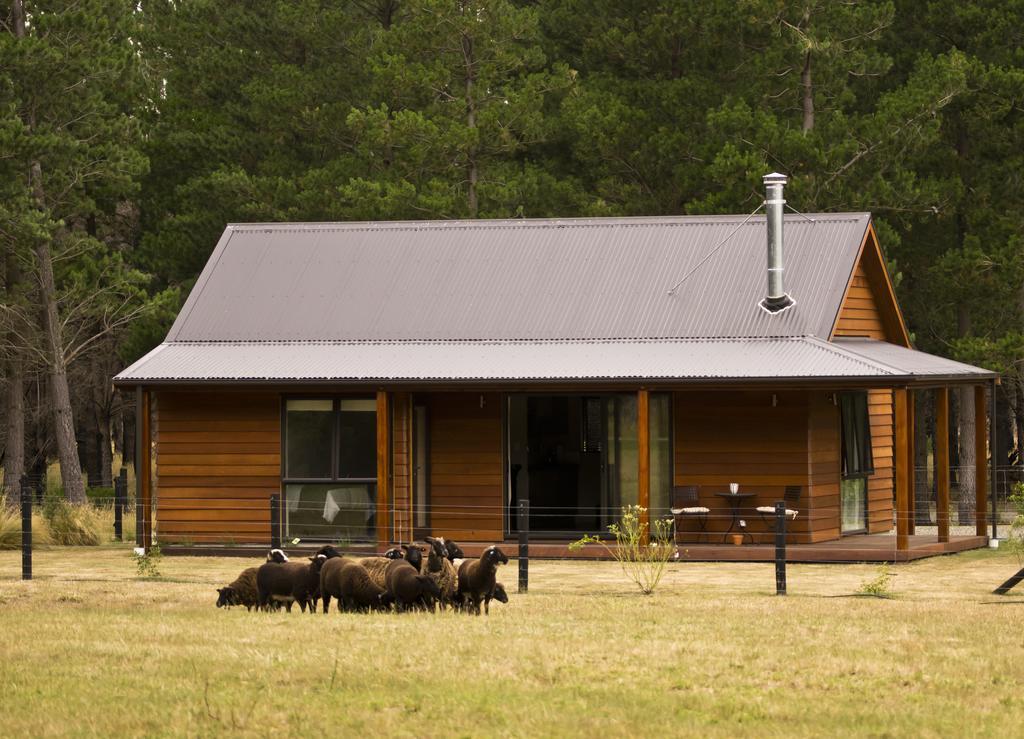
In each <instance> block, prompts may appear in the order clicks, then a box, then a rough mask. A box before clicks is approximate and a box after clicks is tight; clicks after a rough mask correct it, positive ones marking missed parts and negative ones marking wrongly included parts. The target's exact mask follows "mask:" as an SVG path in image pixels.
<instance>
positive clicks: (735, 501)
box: [715, 493, 757, 544]
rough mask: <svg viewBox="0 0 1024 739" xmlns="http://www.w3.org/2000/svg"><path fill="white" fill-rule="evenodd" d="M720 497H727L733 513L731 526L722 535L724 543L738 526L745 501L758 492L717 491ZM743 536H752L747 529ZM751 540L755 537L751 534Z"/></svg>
mask: <svg viewBox="0 0 1024 739" xmlns="http://www.w3.org/2000/svg"><path fill="white" fill-rule="evenodd" d="M715 495H717V496H718V497H719V498H725V499H726V500H727V501H729V508H730V512H731V513H732V520H731V521H730V522H729V528H728V529H727V530H726V532H725V533H724V534H723V535H722V543H723V544H724V543H725V542H727V541H728V540H729V534H731V533H732V530H733V529H734V528H736V524H737V523H738V522H739V520H740V507H741V506H742V505H743V501H744V500H746V499H747V498H753V497H755V496H756V495H757V493H715ZM743 536H750V534H748V533H747V532H746V531H744V532H743ZM750 541H754V537H753V536H750Z"/></svg>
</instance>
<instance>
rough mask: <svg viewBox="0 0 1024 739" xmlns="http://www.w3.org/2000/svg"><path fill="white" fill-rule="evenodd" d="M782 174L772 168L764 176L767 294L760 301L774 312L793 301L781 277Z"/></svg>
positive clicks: (788, 305) (783, 199)
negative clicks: (766, 224) (766, 231)
mask: <svg viewBox="0 0 1024 739" xmlns="http://www.w3.org/2000/svg"><path fill="white" fill-rule="evenodd" d="M786 182H788V179H787V177H786V175H784V174H779V173H778V172H772V173H771V174H766V175H765V176H764V189H765V199H764V208H765V216H766V221H767V223H768V295H767V297H766V298H765V299H764V300H762V301H761V307H762V308H764V309H765V310H766V311H768V312H769V313H778V312H779V311H782V310H785V309H786V308H789V307H790V306H791V305H793V298H791V297H790V296H789V295H788V294H786V290H785V287H784V281H783V273H784V269H783V260H782V242H783V234H782V223H783V218H782V214H783V210H784V209H785V207H786V200H785V198H784V197H783V188H785V186H786Z"/></svg>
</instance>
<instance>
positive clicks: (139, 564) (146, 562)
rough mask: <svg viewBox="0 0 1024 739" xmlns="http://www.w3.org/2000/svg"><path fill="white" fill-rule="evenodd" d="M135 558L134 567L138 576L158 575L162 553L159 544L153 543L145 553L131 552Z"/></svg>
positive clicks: (155, 576) (149, 576) (153, 576)
mask: <svg viewBox="0 0 1024 739" xmlns="http://www.w3.org/2000/svg"><path fill="white" fill-rule="evenodd" d="M132 557H134V558H135V568H136V570H137V571H138V573H139V577H146V578H158V577H160V559H161V558H162V557H163V554H162V553H161V552H160V545H159V544H154V545H153V546H151V547H150V548H149V551H148V552H146V553H145V554H138V553H137V552H133V553H132Z"/></svg>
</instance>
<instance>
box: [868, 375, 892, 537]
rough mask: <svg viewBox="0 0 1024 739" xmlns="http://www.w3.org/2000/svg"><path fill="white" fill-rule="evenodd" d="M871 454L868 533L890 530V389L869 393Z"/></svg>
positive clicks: (870, 391)
mask: <svg viewBox="0 0 1024 739" xmlns="http://www.w3.org/2000/svg"><path fill="white" fill-rule="evenodd" d="M868 413H869V414H870V415H871V454H872V457H873V459H874V462H875V473H874V474H873V475H871V477H869V478H868V533H869V534H875V533H881V532H883V531H889V530H891V529H892V514H893V495H894V490H895V488H894V484H895V476H894V474H893V469H894V465H893V446H894V443H893V433H894V431H895V428H894V425H893V403H892V390H869V391H868Z"/></svg>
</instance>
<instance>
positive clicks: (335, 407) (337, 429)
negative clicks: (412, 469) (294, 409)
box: [281, 393, 380, 491]
mask: <svg viewBox="0 0 1024 739" xmlns="http://www.w3.org/2000/svg"><path fill="white" fill-rule="evenodd" d="M289 400H329V401H331V476H330V477H289V476H288V401H289ZM342 400H373V401H376V396H375V395H366V394H356V395H349V394H334V393H331V394H306V393H304V394H301V395H292V394H289V395H282V396H281V489H282V491H283V490H284V489H285V488H286V487H287V486H288V485H315V484H320V483H323V484H329V483H335V482H345V483H373V484H374V485H375V486H376V484H377V482H378V479H377V476H376V475H374V476H373V477H340V476H339V475H338V472H339V470H338V466H339V464H340V461H341V449H340V447H339V444H340V442H341V401H342ZM376 416H377V411H376V410H375V411H374V420H375V421H376V422H377V423H378V424H379V423H380V419H378V418H377V417H376ZM374 444H375V445H376V440H374ZM375 456H376V455H375ZM374 468H375V469H379V460H377V459H376V458H375V459H374Z"/></svg>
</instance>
